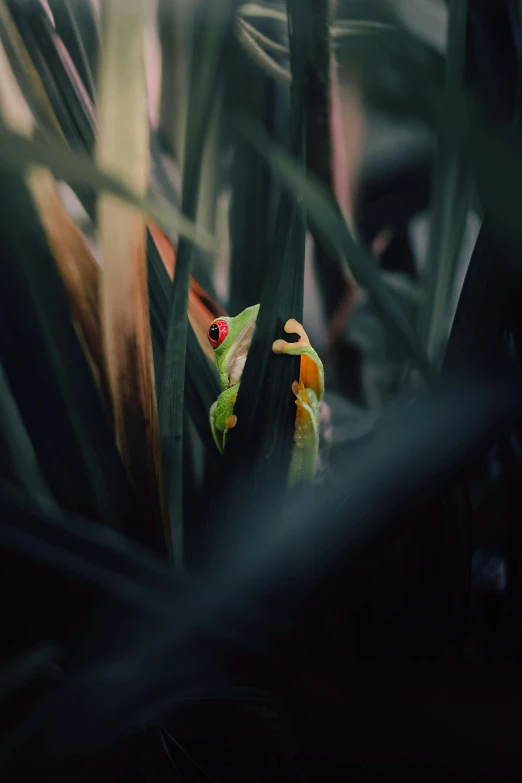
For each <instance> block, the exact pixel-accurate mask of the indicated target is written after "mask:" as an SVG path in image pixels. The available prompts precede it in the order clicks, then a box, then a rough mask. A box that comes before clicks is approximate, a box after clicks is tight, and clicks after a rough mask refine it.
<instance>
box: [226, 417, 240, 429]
mask: <svg viewBox="0 0 522 783" xmlns="http://www.w3.org/2000/svg"><path fill="white" fill-rule="evenodd" d="M225 424H226V427H227V430H231V429H233V428H234V427H235V426H236V424H237V416H235V415H232V416H229V417H228V419H227V420H226V422H225Z"/></svg>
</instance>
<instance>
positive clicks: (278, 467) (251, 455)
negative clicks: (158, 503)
mask: <svg viewBox="0 0 522 783" xmlns="http://www.w3.org/2000/svg"><path fill="white" fill-rule="evenodd" d="M288 13H289V20H290V30H291V32H290V51H291V60H292V63H291V64H292V77H293V78H292V90H291V112H290V148H291V151H292V153H293V155H294V156H295V158H296V159H297V160H298V161H299V163H296V169H297V170H298V171H299V172H300V171H301V167H303V166H304V162H305V154H306V146H305V140H306V113H305V100H306V85H307V73H308V63H309V58H310V54H311V24H312V15H311V9H310V4H309V1H308V0H307V1H306V3H303V2H301V0H299V2H297V1H296V0H291V1H290V2H289V4H288ZM305 231H306V223H305V214H304V211H303V208H302V205H301V204H299V203H297V202H296V201H294V200H293V199H292V198H291V196H290V195H289V194H287V193H286V192H284V193H283V194H282V195H281V199H280V204H279V210H278V214H277V218H276V223H275V229H274V235H273V238H272V246H271V247H270V249H269V252H268V253H267V259H266V272H265V280H264V287H263V292H262V296H261V302H260V305H261V306H260V310H259V315H258V318H257V325H256V329H255V331H254V336H253V340H252V344H251V346H250V349H249V352H248V358H247V361H246V364H245V369H244V371H243V376H242V379H241V386H240V390H239V395H238V399H237V403H236V407H235V412H236V413H237V418H238V424H237V426H236V427H235V428H234V429H233V430H232V431H231V432H230V434H229V438H228V441H227V448H226V453H225V458H224V460H223V480H222V482H221V483H222V485H223V486H224V487H225V489H224V493H223V494H224V497H223V499H222V500H220V501H219V502H218V505H219V506H220V507H221V515H220V519H219V522H220V523H221V525H222V524H223V523H224V520H225V519H226V520H228V521H229V522H230V521H231V520H234V521H236V522H239V518H238V517H239V512H240V509H241V507H242V502H243V500H244V499H245V498H246V497H249V496H250V494H251V493H254V494H255V495H256V496H257V497H258V498H259V499H260V500H261V499H262V498H263V497H264V496H265V495H266V494H267V493H268V494H270V495H271V497H272V498H273V499H274V501H275V502H277V500H278V499H279V500H281V499H282V497H283V496H284V493H285V491H286V485H287V476H288V468H289V464H290V457H291V448H292V444H293V435H294V427H295V398H294V395H293V393H292V391H291V387H292V382H293V381H294V380H296V379H298V378H299V364H300V359H299V357H289V356H275V355H274V353H273V351H272V343H273V341H274V340H275V339H277V338H278V337H285V336H286V335H285V333H284V332H283V327H284V324H285V323H286V321H287V320H288V319H289V318H296V319H297V320H298V321H302V316H303V286H304V249H305ZM251 304H256V303H255V302H254V303H251ZM254 465H255V466H256V468H255V470H254V469H253V466H254ZM215 522H216V521H215ZM219 529H220V525H219V524H217V523H216V530H217V532H218V534H219Z"/></svg>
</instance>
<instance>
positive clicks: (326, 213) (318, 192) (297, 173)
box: [238, 118, 431, 375]
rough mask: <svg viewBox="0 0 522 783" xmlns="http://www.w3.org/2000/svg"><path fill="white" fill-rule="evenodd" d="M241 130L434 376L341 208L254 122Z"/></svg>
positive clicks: (402, 344)
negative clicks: (354, 236) (300, 202)
mask: <svg viewBox="0 0 522 783" xmlns="http://www.w3.org/2000/svg"><path fill="white" fill-rule="evenodd" d="M238 123H239V127H240V128H241V130H242V132H243V133H244V134H245V136H246V138H248V139H249V141H250V142H251V143H252V144H253V146H254V147H255V148H256V149H257V150H258V152H259V153H260V154H261V155H262V156H263V157H265V158H266V159H267V160H268V161H269V162H270V164H271V166H272V168H273V170H274V172H275V173H276V175H277V176H278V177H279V178H280V180H281V181H282V182H283V184H284V185H285V187H286V188H287V189H288V190H289V191H290V192H291V193H292V194H293V197H294V198H296V199H299V200H302V203H303V204H304V205H305V207H306V209H307V213H308V219H309V222H310V224H311V225H313V227H314V230H315V231H316V232H317V233H318V234H320V235H321V237H322V239H323V242H324V245H325V247H328V249H329V251H330V252H331V253H333V254H335V255H336V256H338V257H340V258H342V259H343V261H344V263H345V264H347V265H349V268H350V270H351V272H352V273H353V275H354V277H355V279H356V280H357V282H358V283H359V284H360V285H361V286H363V287H364V288H366V290H367V291H368V294H369V295H370V297H371V298H372V300H373V304H374V306H375V308H376V311H377V313H378V314H379V316H380V318H381V319H382V321H383V323H385V324H386V325H387V327H388V328H389V330H390V333H391V334H392V335H393V336H394V338H395V341H396V343H397V345H398V347H399V348H400V350H401V351H402V353H403V355H404V356H405V357H407V358H408V359H409V360H410V361H411V362H412V363H413V364H414V365H416V366H417V367H418V368H419V369H420V370H421V371H422V372H423V373H424V374H426V375H430V374H431V368H430V364H429V362H428V360H427V358H426V356H425V354H424V353H423V352H422V351H421V349H420V348H419V346H418V344H417V340H416V337H415V335H413V334H412V332H411V330H410V328H409V325H408V322H407V320H406V319H405V317H404V314H403V313H402V311H401V309H400V306H399V305H398V303H397V302H396V301H395V299H394V298H393V296H392V295H390V292H389V291H388V289H387V288H386V286H385V284H384V283H383V282H382V281H381V278H380V273H379V270H378V268H377V265H376V262H375V259H374V258H373V256H372V255H371V254H370V253H369V252H368V251H366V250H365V249H364V248H363V247H362V246H361V245H360V244H359V243H358V242H356V240H355V239H354V238H353V237H352V234H351V232H350V230H349V228H348V226H347V225H346V223H345V221H344V218H343V217H342V215H341V212H340V210H339V207H338V205H337V204H336V202H335V201H334V200H333V198H332V196H331V195H330V194H329V193H328V191H327V190H326V189H325V187H324V185H322V184H321V183H320V182H318V181H317V179H316V178H315V177H313V176H311V175H310V176H307V175H306V174H305V173H303V172H302V171H301V170H300V168H299V166H298V165H297V164H296V163H295V162H294V161H293V160H292V158H291V157H290V156H289V155H288V153H287V152H286V151H285V150H284V149H282V148H281V147H280V146H279V145H277V144H276V143H274V142H273V141H272V140H271V139H270V138H269V137H268V135H267V134H266V133H265V131H264V130H263V129H262V128H261V127H259V125H258V124H257V123H255V122H254V121H252V120H251V119H246V118H242V119H239V120H238Z"/></svg>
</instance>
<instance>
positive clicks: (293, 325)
mask: <svg viewBox="0 0 522 783" xmlns="http://www.w3.org/2000/svg"><path fill="white" fill-rule="evenodd" d="M284 329H285V332H286V333H287V334H297V335H299V340H298V341H297V342H296V343H289V342H287V341H286V340H276V341H275V342H274V343H273V344H272V350H273V352H274V353H286V352H287V351H288V350H289V349H290V348H295V347H296V346H298V345H310V340H309V339H308V335H307V334H306V332H305V330H304V327H303V325H302V324H300V323H299V321H296V320H295V318H289V319H288V321H287V322H286V324H285V327H284Z"/></svg>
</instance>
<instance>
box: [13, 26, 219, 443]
mask: <svg viewBox="0 0 522 783" xmlns="http://www.w3.org/2000/svg"><path fill="white" fill-rule="evenodd" d="M27 22H28V20H27V19H26V17H25V16H24V15H23V14H22V15H21V16H20V18H19V24H20V30H21V32H22V33H23V35H24V40H27V42H28V44H29V45H31V48H32V50H33V51H35V52H36V53H37V55H38V57H39V58H41V57H42V56H43V54H42V53H41V52H40V48H41V47H43V50H44V51H45V52H46V56H47V57H51V62H52V70H49V69H46V70H45V71H44V73H43V74H42V77H43V78H44V81H45V85H46V86H47V90H48V91H49V96H50V99H51V103H50V104H49V105H47V104H45V101H43V100H42V101H40V103H41V104H42V106H43V108H42V109H41V111H42V112H43V114H45V116H46V117H47V114H48V115H49V116H48V122H51V123H52V122H54V123H57V120H56V117H55V115H54V111H53V110H54V108H56V110H57V111H58V113H59V114H60V116H63V115H64V107H62V105H61V102H62V98H61V96H62V95H66V96H68V97H67V101H66V107H65V110H66V116H67V112H70V113H71V114H72V116H73V117H74V118H75V123H74V125H73V124H71V122H69V121H68V122H67V124H66V128H65V131H66V133H65V135H66V139H67V141H68V142H69V143H76V141H77V140H78V141H79V142H80V145H81V148H82V149H83V150H84V151H85V152H87V153H88V154H89V155H90V152H91V150H92V149H93V146H94V130H95V117H94V109H93V107H92V105H91V103H90V101H89V98H88V96H87V95H86V92H85V90H84V89H83V87H82V85H81V81H80V79H79V77H78V74H77V73H75V70H74V67H73V66H72V65H71V64H70V63H69V64H68V60H67V58H66V56H65V55H66V52H64V49H63V46H62V45H61V41H60V40H59V38H58V36H57V35H56V32H55V30H54V28H52V26H51V25H50V24H49V20H48V17H47V15H46V14H43V15H42V14H38V15H33V16H31V24H28V23H27ZM11 27H13V25H11ZM11 32H12V31H11ZM15 34H16V35H17V31H16V28H15V29H14V33H13V37H14V38H16V35H15ZM14 49H15V51H14V54H15V55H17V56H20V55H23V57H22V59H23V61H24V63H27V69H26V70H27V72H28V74H29V77H28V83H29V85H30V86H31V87H34V88H35V91H36V92H37V93H38V94H40V92H42V91H43V95H44V98H45V99H47V98H46V92H45V90H43V87H42V84H41V82H40V78H39V75H38V74H37V73H36V72H35V70H34V68H32V67H30V66H32V63H31V58H30V56H29V54H28V52H27V51H26V49H25V47H24V45H23V41H22V40H21V39H20V36H18V38H16V46H15V47H14ZM71 82H72V84H71ZM44 104H45V105H44ZM46 112H47V114H46ZM74 127H76V128H77V129H78V136H76V132H75V131H74ZM0 132H1V129H0ZM160 164H161V161H160ZM78 181H79V182H81V181H82V180H81V177H80V178H79V180H78ZM76 191H77V193H78V195H79V196H80V198H81V199H82V200H83V203H84V206H85V208H86V209H87V211H88V212H89V214H91V217H92V218H93V219H95V217H96V215H95V213H94V207H93V201H92V199H91V198H90V197H89V198H87V200H86V201H85V200H84V198H82V196H83V197H85V193H84V191H85V189H83V190H82V188H81V187H78V186H77V187H76ZM167 195H168V197H169V200H170V201H171V202H173V203H174V204H176V203H177V200H178V199H177V195H175V193H174V191H173V188H172V187H170V188H169V190H168V193H167ZM166 203H167V201H163V200H162V204H166ZM160 222H161V221H160ZM162 225H163V228H165V229H167V230H168V231H169V234H170V235H172V233H173V229H174V233H175V227H176V222H175V221H172V220H171V219H170V218H169V217H168V216H165V219H164V221H163V224H162ZM158 232H159V229H156V226H155V224H154V223H152V222H151V221H149V223H148V238H147V256H148V278H149V296H150V315H151V322H152V330H153V345H154V364H155V375H156V382H157V384H159V383H160V381H161V377H162V373H163V360H164V346H165V330H166V323H167V317H168V307H169V301H168V297H169V293H170V284H169V280H168V276H167V275H166V274H165V271H164V269H162V268H161V267H162V259H163V261H164V263H167V262H168V263H170V267H168V268H170V274H171V276H172V269H173V265H174V257H175V252H174V248H173V247H172V246H170V247H169V252H168V253H166V252H165V242H162V243H160V244H161V248H162V252H161V253H159V252H158V247H157V246H156V240H157V237H158ZM151 235H154V237H155V241H151ZM206 249H207V250H213V245H212V247H210V245H206ZM167 256H168V257H169V259H171V260H170V261H169V260H168V259H167ZM196 260H197V262H198V263H197V266H196V271H197V272H198V274H200V275H201V277H202V282H203V279H204V280H205V282H207V279H208V276H207V275H206V274H204V272H205V269H204V267H203V259H200V258H199V257H197V258H196ZM201 301H202V299H201V293H200V292H197V291H196V287H195V282H194V281H192V283H191V294H190V305H189V319H190V320H191V323H192V324H193V326H194V328H197V329H198V332H199V333H200V332H201V324H202V322H203V320H204V318H205V317H206V316H205V315H204V313H203V312H202V310H201ZM207 304H208V305H209V306H210V308H211V309H212V307H213V304H212V303H210V302H209V303H207ZM73 306H74V307H76V304H75V302H73ZM158 308H159V309H158ZM216 315H217V313H216ZM201 336H202V335H201V334H200V336H199V345H201ZM192 337H193V336H192ZM199 345H198V341H196V340H192V339H191V350H190V353H189V355H190V356H191V361H192V360H193V362H194V364H193V365H192V363H189V366H188V368H187V397H188V409H189V412H190V415H191V416H193V417H195V421H196V422H197V423H198V431H199V434H200V437H201V438H202V439H203V442H204V443H205V444H206V447H207V451H208V446H210V449H211V450H210V454H212V455H214V443H213V441H212V438H210V439H208V438H207V435H208V427H207V424H208V422H207V418H208V417H207V413H208V409H209V407H210V405H211V404H212V402H213V400H214V399H215V397H216V393H214V392H215V390H217V389H219V386H218V385H217V381H216V376H215V373H214V372H213V371H212V369H211V368H210V367H209V366H208V362H205V361H202V357H201V350H200V348H199ZM203 345H204V350H207V349H208V348H209V346H208V340H207V339H206V335H205V339H204V341H203ZM200 379H203V381H202V382H201V380H200ZM203 399H205V400H206V402H205V405H204V408H201V405H200V403H201V401H202V400H203ZM203 421H204V422H205V426H204V429H202V423H203Z"/></svg>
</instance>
